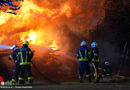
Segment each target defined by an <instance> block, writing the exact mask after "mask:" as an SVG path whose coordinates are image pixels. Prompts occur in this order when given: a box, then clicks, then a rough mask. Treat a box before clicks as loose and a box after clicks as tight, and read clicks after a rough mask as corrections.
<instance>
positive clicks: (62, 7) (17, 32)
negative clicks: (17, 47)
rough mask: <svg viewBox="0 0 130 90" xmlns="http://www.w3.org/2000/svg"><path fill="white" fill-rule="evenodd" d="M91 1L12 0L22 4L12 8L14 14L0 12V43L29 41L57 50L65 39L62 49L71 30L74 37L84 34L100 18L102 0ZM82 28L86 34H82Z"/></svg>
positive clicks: (102, 12) (67, 46) (102, 10)
mask: <svg viewBox="0 0 130 90" xmlns="http://www.w3.org/2000/svg"><path fill="white" fill-rule="evenodd" d="M94 2H95V0H90V1H88V0H81V1H80V0H79V1H78V0H63V1H62V0H24V2H20V3H16V2H14V3H16V4H18V5H19V4H20V5H21V6H22V7H21V8H20V9H19V10H17V11H15V12H17V15H13V14H9V13H5V12H2V11H0V43H2V44H7V45H8V44H14V43H17V44H21V42H23V41H25V40H28V41H29V43H30V44H31V45H36V46H40V47H49V48H52V49H54V50H56V49H59V48H60V49H61V48H62V47H63V46H62V45H63V41H64V42H66V45H65V47H64V48H63V49H65V50H67V49H68V50H69V45H70V44H69V43H70V42H69V39H71V38H70V37H69V35H71V34H70V33H73V34H74V36H76V35H78V33H81V34H83V35H82V36H84V37H87V36H88V34H87V30H92V29H93V28H94V27H95V26H96V25H97V23H98V22H99V20H101V21H102V20H103V18H104V9H103V7H104V0H99V1H97V2H98V3H94ZM84 3H85V4H84ZM86 3H87V5H86ZM82 5H84V6H82ZM93 7H96V8H94V9H93ZM3 10H4V9H3ZM84 30H86V31H85V32H86V33H83V32H84ZM8 37H9V38H8ZM5 41H6V42H5ZM67 42H68V43H67ZM60 43H61V44H60ZM59 44H60V45H59Z"/></svg>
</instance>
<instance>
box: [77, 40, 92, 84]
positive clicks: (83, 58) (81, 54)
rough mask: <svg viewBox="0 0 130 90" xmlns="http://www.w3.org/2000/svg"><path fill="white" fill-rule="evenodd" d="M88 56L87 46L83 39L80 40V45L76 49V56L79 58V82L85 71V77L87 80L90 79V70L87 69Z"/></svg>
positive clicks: (81, 80)
mask: <svg viewBox="0 0 130 90" xmlns="http://www.w3.org/2000/svg"><path fill="white" fill-rule="evenodd" d="M89 56H90V51H89V49H88V47H87V44H86V42H85V41H82V42H81V47H80V48H79V49H78V51H77V58H78V59H79V79H80V82H83V74H84V72H85V73H86V78H87V79H88V81H89V82H91V79H90V70H89Z"/></svg>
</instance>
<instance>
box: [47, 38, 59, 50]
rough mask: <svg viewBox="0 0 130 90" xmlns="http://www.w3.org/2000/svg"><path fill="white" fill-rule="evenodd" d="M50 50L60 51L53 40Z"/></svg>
mask: <svg viewBox="0 0 130 90" xmlns="http://www.w3.org/2000/svg"><path fill="white" fill-rule="evenodd" d="M49 48H52V49H53V50H56V49H58V46H57V45H56V42H55V41H54V40H53V41H52V44H51V45H50V46H49Z"/></svg>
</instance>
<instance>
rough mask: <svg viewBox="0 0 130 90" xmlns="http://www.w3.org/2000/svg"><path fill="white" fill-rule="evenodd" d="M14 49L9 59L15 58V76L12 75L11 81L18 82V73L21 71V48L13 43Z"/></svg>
mask: <svg viewBox="0 0 130 90" xmlns="http://www.w3.org/2000/svg"><path fill="white" fill-rule="evenodd" d="M12 49H13V52H12V53H11V54H10V55H9V57H8V59H9V60H11V59H14V70H13V76H12V80H11V83H12V84H16V80H17V78H18V74H19V71H20V65H19V57H18V52H19V51H20V50H19V47H18V46H17V45H13V46H12Z"/></svg>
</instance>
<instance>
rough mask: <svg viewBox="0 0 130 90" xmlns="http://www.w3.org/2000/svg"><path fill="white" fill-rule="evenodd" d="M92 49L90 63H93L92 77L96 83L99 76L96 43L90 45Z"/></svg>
mask: <svg viewBox="0 0 130 90" xmlns="http://www.w3.org/2000/svg"><path fill="white" fill-rule="evenodd" d="M91 47H92V52H91V59H92V63H94V67H95V69H96V70H95V73H94V77H95V80H96V82H98V81H99V75H98V71H99V70H98V66H99V51H98V48H97V42H92V44H91Z"/></svg>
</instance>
